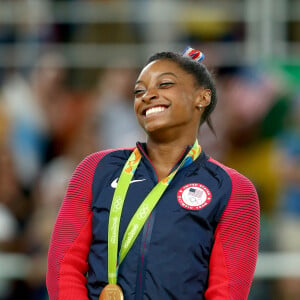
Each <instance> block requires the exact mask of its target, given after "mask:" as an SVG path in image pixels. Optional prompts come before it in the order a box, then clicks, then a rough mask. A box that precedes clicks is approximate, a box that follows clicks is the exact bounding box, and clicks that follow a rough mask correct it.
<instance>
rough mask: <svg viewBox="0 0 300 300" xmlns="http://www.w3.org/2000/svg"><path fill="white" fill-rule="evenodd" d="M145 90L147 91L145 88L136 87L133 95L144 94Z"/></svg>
mask: <svg viewBox="0 0 300 300" xmlns="http://www.w3.org/2000/svg"><path fill="white" fill-rule="evenodd" d="M144 92H145V90H143V89H135V90H134V91H133V95H134V96H139V95H142V94H143V93H144Z"/></svg>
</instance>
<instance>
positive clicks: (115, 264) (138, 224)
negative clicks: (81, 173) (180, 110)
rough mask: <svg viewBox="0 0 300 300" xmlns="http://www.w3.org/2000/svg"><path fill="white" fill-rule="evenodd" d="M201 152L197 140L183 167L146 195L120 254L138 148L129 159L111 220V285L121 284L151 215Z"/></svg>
mask: <svg viewBox="0 0 300 300" xmlns="http://www.w3.org/2000/svg"><path fill="white" fill-rule="evenodd" d="M200 153H201V147H200V146H199V143H198V140H196V141H195V143H194V145H193V147H192V148H191V149H190V151H189V152H188V154H187V155H186V156H185V158H184V159H183V160H182V162H181V163H180V165H179V166H178V167H177V168H176V169H175V170H174V171H173V172H172V173H170V174H169V176H167V177H165V178H163V179H162V180H161V181H159V182H158V183H157V184H156V185H155V187H154V188H153V189H152V190H151V191H150V193H149V194H148V195H147V196H146V198H145V199H144V201H143V202H142V203H141V204H140V206H139V207H138V209H137V211H136V212H135V214H134V215H133V217H132V218H131V220H130V222H129V224H128V226H127V229H126V231H125V233H124V237H123V240H122V243H121V247H120V252H119V255H118V240H119V227H120V220H121V215H122V210H123V204H124V201H125V198H126V194H127V191H128V188H129V184H130V181H131V179H132V178H133V176H134V173H135V171H136V169H137V167H138V165H139V163H140V161H141V154H140V152H139V150H138V148H135V149H134V150H133V152H132V153H131V155H130V157H129V158H128V160H127V162H126V163H125V166H124V167H123V170H122V172H121V175H120V178H119V180H118V184H117V187H116V190H115V192H114V196H113V200H112V204H111V208H110V213H109V221H108V282H109V283H111V284H116V283H117V276H118V274H117V273H118V268H119V266H120V264H121V263H122V261H123V260H124V258H125V256H126V255H127V253H128V251H129V250H130V248H131V247H132V245H133V243H134V241H135V240H136V238H137V236H138V234H139V233H140V231H141V230H142V228H143V226H144V224H145V222H146V221H147V219H148V217H149V215H150V213H151V212H152V210H153V209H154V207H155V206H156V204H157V203H158V201H159V199H160V198H161V196H162V195H163V193H164V191H165V190H166V189H167V187H168V186H169V184H170V183H171V181H172V179H173V178H174V176H175V175H176V173H177V172H178V171H179V170H180V169H181V168H183V167H186V166H188V165H190V164H191V163H192V162H193V161H195V160H196V159H197V158H198V156H199V155H200Z"/></svg>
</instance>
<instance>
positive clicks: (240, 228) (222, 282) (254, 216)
mask: <svg viewBox="0 0 300 300" xmlns="http://www.w3.org/2000/svg"><path fill="white" fill-rule="evenodd" d="M226 171H227V172H228V174H229V175H230V177H231V179H232V192H231V196H230V199H229V201H228V204H227V206H226V209H225V211H224V212H223V214H222V217H221V220H220V222H219V224H218V226H217V229H216V232H215V242H214V246H213V249H212V253H211V258H210V263H209V280H208V289H207V290H206V293H205V299H207V300H225V299H228V300H229V299H230V300H244V299H247V297H248V294H249V291H250V286H251V283H252V280H253V275H254V271H255V266H256V261H257V255H258V238H259V214H260V213H259V202H258V197H257V193H256V190H255V188H254V186H253V185H252V183H251V182H250V181H249V180H248V179H247V178H246V177H244V176H242V175H241V174H239V173H238V172H236V171H234V170H232V169H229V168H226Z"/></svg>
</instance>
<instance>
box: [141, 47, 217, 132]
mask: <svg viewBox="0 0 300 300" xmlns="http://www.w3.org/2000/svg"><path fill="white" fill-rule="evenodd" d="M159 59H168V60H171V61H173V62H175V63H176V64H177V65H178V66H179V67H181V68H182V69H183V70H184V71H186V72H187V73H189V74H192V75H193V76H194V78H195V81H196V84H197V85H198V86H200V87H203V88H205V89H210V91H211V102H210V104H209V105H208V106H207V107H206V108H205V110H204V112H203V114H202V116H201V120H200V125H201V124H203V123H204V122H207V125H208V127H209V128H210V129H211V130H212V131H213V132H214V133H215V131H214V128H213V126H212V123H211V119H210V114H211V113H212V112H213V110H214V109H215V107H216V104H217V91H216V85H215V82H214V80H213V78H212V75H211V74H210V72H209V71H208V70H207V68H206V66H205V65H204V64H202V63H200V62H197V61H195V60H193V59H192V58H190V57H187V56H182V55H181V54H178V53H175V52H159V53H156V54H154V55H152V56H151V57H150V58H149V59H148V61H147V65H148V64H149V63H151V62H153V61H155V60H159Z"/></svg>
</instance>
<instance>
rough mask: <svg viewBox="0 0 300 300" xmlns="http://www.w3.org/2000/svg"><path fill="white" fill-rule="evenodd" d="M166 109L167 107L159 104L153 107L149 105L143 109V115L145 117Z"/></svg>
mask: <svg viewBox="0 0 300 300" xmlns="http://www.w3.org/2000/svg"><path fill="white" fill-rule="evenodd" d="M166 109H167V107H166V106H163V105H159V106H155V107H150V108H147V109H145V110H144V112H143V115H144V116H145V117H149V116H151V115H154V114H159V113H162V112H164V111H165V110H166Z"/></svg>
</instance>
